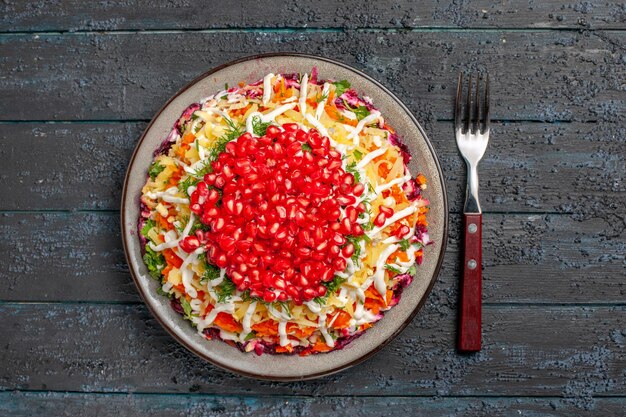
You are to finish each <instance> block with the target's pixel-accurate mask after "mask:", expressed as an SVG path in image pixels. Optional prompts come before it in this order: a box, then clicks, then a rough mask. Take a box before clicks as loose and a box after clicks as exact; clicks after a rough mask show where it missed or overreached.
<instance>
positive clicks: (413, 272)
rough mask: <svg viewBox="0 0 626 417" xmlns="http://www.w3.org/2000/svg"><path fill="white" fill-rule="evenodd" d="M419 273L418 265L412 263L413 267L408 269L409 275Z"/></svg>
mask: <svg viewBox="0 0 626 417" xmlns="http://www.w3.org/2000/svg"><path fill="white" fill-rule="evenodd" d="M416 273H417V267H416V266H415V265H411V267H410V268H409V270H408V271H407V274H409V275H415V274H416Z"/></svg>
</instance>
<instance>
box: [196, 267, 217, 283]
mask: <svg viewBox="0 0 626 417" xmlns="http://www.w3.org/2000/svg"><path fill="white" fill-rule="evenodd" d="M219 277H220V269H219V268H218V267H216V266H215V265H211V264H208V263H207V264H206V270H205V271H204V275H202V278H201V279H200V283H205V282H206V281H207V280H214V279H218V278H219Z"/></svg>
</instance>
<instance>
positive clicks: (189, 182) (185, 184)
mask: <svg viewBox="0 0 626 417" xmlns="http://www.w3.org/2000/svg"><path fill="white" fill-rule="evenodd" d="M199 182H200V180H199V179H198V178H194V177H192V176H191V175H189V176H188V177H187V178H185V179H184V180H183V181H181V182H179V183H178V190H179V191H180V192H181V193H185V194H186V195H187V197H190V195H189V192H187V189H188V188H189V187H193V186H195V185H196V184H198V183H199Z"/></svg>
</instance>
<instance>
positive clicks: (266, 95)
mask: <svg viewBox="0 0 626 417" xmlns="http://www.w3.org/2000/svg"><path fill="white" fill-rule="evenodd" d="M272 78H274V74H272V73H271V72H270V73H269V74H267V75H266V76H265V77H263V105H265V104H267V103H268V102H269V101H270V99H271V98H272Z"/></svg>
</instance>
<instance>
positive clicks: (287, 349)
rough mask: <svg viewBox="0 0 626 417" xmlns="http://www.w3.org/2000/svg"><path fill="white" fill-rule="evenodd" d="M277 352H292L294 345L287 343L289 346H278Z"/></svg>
mask: <svg viewBox="0 0 626 417" xmlns="http://www.w3.org/2000/svg"><path fill="white" fill-rule="evenodd" d="M276 352H278V353H287V352H288V353H291V352H293V346H291V345H287V346H276Z"/></svg>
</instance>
